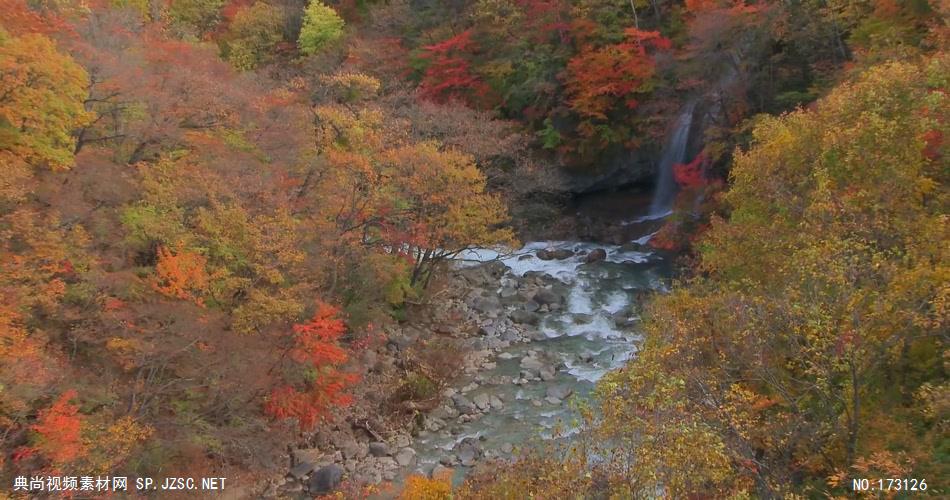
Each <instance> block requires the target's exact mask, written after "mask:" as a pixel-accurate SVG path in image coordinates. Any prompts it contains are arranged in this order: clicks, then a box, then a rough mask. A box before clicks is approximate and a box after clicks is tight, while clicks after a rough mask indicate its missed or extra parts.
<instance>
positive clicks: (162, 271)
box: [152, 243, 209, 305]
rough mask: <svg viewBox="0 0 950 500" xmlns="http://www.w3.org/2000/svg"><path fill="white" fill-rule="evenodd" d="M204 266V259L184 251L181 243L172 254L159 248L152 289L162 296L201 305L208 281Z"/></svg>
mask: <svg viewBox="0 0 950 500" xmlns="http://www.w3.org/2000/svg"><path fill="white" fill-rule="evenodd" d="M205 265H206V260H205V258H204V257H202V256H201V255H198V254H196V253H194V252H189V251H187V250H185V249H184V248H183V245H182V244H181V243H179V244H178V247H177V248H176V249H175V251H174V252H173V251H172V250H170V249H168V248H166V247H163V246H159V247H158V262H156V263H155V278H154V279H153V280H152V287H153V288H154V289H155V290H156V291H158V292H159V293H161V294H162V295H167V296H169V297H173V298H176V299H182V300H188V301H191V302H194V303H196V304H198V305H202V304H203V300H202V297H201V296H202V295H203V294H205V293H207V289H208V281H209V278H208V272H207V270H206V269H205Z"/></svg>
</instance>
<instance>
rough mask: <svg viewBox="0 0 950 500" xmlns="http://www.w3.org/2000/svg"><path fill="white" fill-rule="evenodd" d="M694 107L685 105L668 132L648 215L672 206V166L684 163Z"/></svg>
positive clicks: (693, 104)
mask: <svg viewBox="0 0 950 500" xmlns="http://www.w3.org/2000/svg"><path fill="white" fill-rule="evenodd" d="M695 107H696V102H695V101H690V102H689V103H688V104H686V106H684V107H683V110H682V111H681V112H680V115H679V117H678V118H677V119H676V123H674V124H673V128H672V129H671V130H670V135H669V137H668V138H667V140H666V145H665V146H664V147H663V156H662V157H661V158H660V165H659V167H658V168H657V179H656V191H655V192H654V194H653V202H652V203H651V204H650V215H661V214H666V213H667V212H669V211H670V209H671V208H672V206H673V196H674V194H675V193H676V180H675V179H674V178H673V165H675V164H677V163H683V162H685V161H686V144H687V143H688V142H689V129H690V126H691V125H692V124H693V108H695Z"/></svg>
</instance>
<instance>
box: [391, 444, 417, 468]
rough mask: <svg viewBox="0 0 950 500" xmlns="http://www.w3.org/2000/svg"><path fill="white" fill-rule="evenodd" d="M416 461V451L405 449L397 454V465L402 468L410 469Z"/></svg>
mask: <svg viewBox="0 0 950 500" xmlns="http://www.w3.org/2000/svg"><path fill="white" fill-rule="evenodd" d="M415 460H416V450H413V449H412V448H403V449H401V450H399V451H398V452H397V453H396V463H397V464H399V466H400V467H408V466H409V465H411V464H412V463H413V462H414V461H415Z"/></svg>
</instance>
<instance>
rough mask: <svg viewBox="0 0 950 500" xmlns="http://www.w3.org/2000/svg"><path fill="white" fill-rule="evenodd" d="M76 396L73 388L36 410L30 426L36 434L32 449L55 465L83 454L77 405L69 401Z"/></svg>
mask: <svg viewBox="0 0 950 500" xmlns="http://www.w3.org/2000/svg"><path fill="white" fill-rule="evenodd" d="M77 395H78V394H77V393H76V391H75V390H68V391H66V392H64V393H63V394H62V395H61V396H60V397H59V399H57V400H56V401H54V402H53V404H52V405H51V406H50V407H49V408H46V409H45V410H42V411H40V414H39V417H38V418H37V421H36V423H35V424H34V425H33V428H32V429H33V432H35V433H36V435H37V438H36V444H35V445H34V449H35V450H36V451H38V452H39V453H41V454H42V455H43V456H44V457H45V458H47V459H48V460H49V461H50V462H52V463H53V465H55V466H63V465H67V464H70V463H72V462H73V461H75V460H77V459H78V458H80V457H82V456H83V455H85V454H86V448H85V446H84V444H83V442H82V435H81V428H82V419H81V417H80V416H79V407H78V406H76V405H75V404H73V403H72V401H73V400H74V399H76V397H77Z"/></svg>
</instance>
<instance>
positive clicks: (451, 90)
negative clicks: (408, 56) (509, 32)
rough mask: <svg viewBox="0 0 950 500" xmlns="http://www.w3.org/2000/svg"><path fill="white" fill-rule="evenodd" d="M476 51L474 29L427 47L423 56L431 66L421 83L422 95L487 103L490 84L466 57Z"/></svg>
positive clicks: (443, 99) (473, 102) (440, 98)
mask: <svg viewBox="0 0 950 500" xmlns="http://www.w3.org/2000/svg"><path fill="white" fill-rule="evenodd" d="M473 50H475V46H474V42H473V41H472V31H471V30H466V31H463V32H462V33H459V34H458V35H456V36H453V37H451V38H449V39H447V40H444V41H442V42H439V43H436V44H433V45H427V46H425V47H423V51H424V53H423V55H422V58H423V59H425V60H427V62H428V66H427V67H426V70H425V74H424V75H423V77H422V81H421V82H420V83H419V91H420V93H421V94H422V96H423V97H424V98H427V99H431V100H433V101H436V102H447V101H450V100H453V99H458V100H461V101H462V102H465V103H468V104H470V105H477V104H480V103H484V101H485V99H486V98H487V97H488V92H489V87H488V86H487V85H486V84H485V83H484V82H482V80H481V78H479V77H478V76H476V75H474V74H473V73H472V71H471V69H470V67H469V62H468V60H467V59H466V58H467V57H469V55H470V53H471V52H472V51H473Z"/></svg>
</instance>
